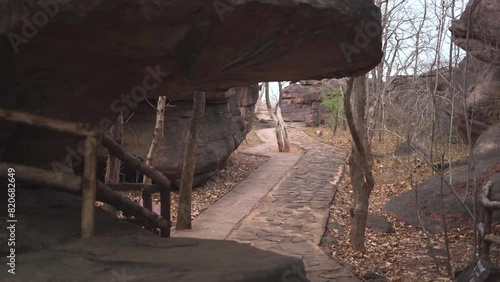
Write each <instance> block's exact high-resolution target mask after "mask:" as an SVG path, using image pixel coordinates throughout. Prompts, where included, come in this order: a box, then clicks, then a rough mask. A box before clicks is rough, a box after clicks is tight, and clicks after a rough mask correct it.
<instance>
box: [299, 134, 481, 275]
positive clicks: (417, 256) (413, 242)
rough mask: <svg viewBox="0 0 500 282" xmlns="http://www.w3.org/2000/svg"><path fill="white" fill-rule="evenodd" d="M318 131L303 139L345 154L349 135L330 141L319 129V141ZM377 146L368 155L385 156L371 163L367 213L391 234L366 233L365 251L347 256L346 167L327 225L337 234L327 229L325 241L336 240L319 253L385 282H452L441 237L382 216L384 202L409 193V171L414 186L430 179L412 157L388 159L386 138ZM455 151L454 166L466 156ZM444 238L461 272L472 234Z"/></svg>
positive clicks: (464, 231) (457, 230) (390, 147)
mask: <svg viewBox="0 0 500 282" xmlns="http://www.w3.org/2000/svg"><path fill="white" fill-rule="evenodd" d="M317 130H318V129H308V130H306V133H308V134H309V135H311V136H313V137H316V138H318V139H320V140H321V141H324V142H328V143H332V144H335V145H337V146H343V147H344V148H345V149H346V150H350V137H349V133H348V132H343V131H341V130H339V131H338V132H337V134H336V135H335V136H333V134H332V132H331V130H330V129H327V128H323V129H322V131H323V134H322V136H321V137H318V136H317V135H316V131H317ZM375 139H377V138H375ZM377 141H378V140H374V143H373V144H372V150H373V151H374V152H377V153H379V154H380V155H382V154H386V155H385V156H384V157H381V158H374V164H373V173H374V176H375V181H376V186H375V187H374V189H373V192H372V194H371V197H370V212H371V213H374V214H378V215H381V216H384V217H385V218H386V219H387V220H388V221H389V222H390V223H391V224H392V226H393V227H394V230H395V232H394V233H392V234H385V233H379V232H376V231H373V230H369V229H367V230H366V238H365V245H366V251H365V252H363V253H361V252H355V251H354V250H352V248H351V247H350V244H349V235H350V234H349V230H350V215H349V209H350V207H351V205H352V187H351V183H350V179H349V167H346V171H345V174H344V177H343V179H342V180H341V181H340V183H339V188H338V192H337V194H336V196H335V200H334V202H333V203H332V208H331V210H330V222H337V223H339V224H340V225H341V226H342V228H336V229H333V228H332V229H330V228H327V230H326V232H325V235H326V236H330V238H332V237H333V238H335V239H336V240H334V241H329V240H324V242H325V244H323V245H322V247H323V248H324V249H325V251H327V252H328V253H329V254H331V255H332V256H334V257H336V258H338V259H339V260H341V261H343V262H346V263H349V264H350V265H352V266H353V268H354V269H355V270H356V271H357V272H358V273H359V274H361V275H364V274H366V273H367V272H375V273H378V274H380V275H383V276H385V277H386V278H387V279H388V280H389V281H404V282H406V281H451V278H450V277H449V276H448V274H447V269H446V251H445V238H444V232H441V233H435V234H429V233H425V232H424V231H423V230H422V229H421V228H418V227H415V226H410V225H407V224H406V223H404V222H402V221H401V220H399V219H397V218H396V217H395V216H394V215H392V214H386V213H384V212H383V211H382V207H383V206H384V204H385V203H386V202H387V201H389V200H390V199H391V198H393V197H395V196H397V195H400V194H402V193H404V192H407V191H409V190H410V189H411V188H412V187H411V178H410V177H409V175H410V173H409V171H410V170H411V171H412V172H413V174H414V180H415V181H416V182H417V183H418V182H421V181H423V180H424V179H426V178H428V177H429V176H431V171H430V169H429V168H428V166H426V165H422V162H421V161H420V160H418V157H416V156H413V157H412V156H401V157H395V156H392V155H390V154H388V153H390V152H393V151H394V148H395V146H396V143H397V142H396V139H395V138H394V137H392V136H389V135H385V136H384V137H383V140H382V142H377ZM454 146H456V148H453V150H454V151H455V152H458V153H456V154H455V155H454V160H456V159H460V158H463V156H464V151H466V150H465V149H464V148H463V146H460V145H454ZM338 229H340V230H338ZM448 233H449V242H450V252H451V258H452V273H453V271H454V270H456V269H463V268H464V267H465V266H466V265H467V264H468V263H469V262H470V258H471V254H472V249H471V248H472V247H471V246H472V244H471V242H472V231H471V226H457V227H453V228H450V230H449V232H448ZM429 241H430V246H429V243H428V242H429ZM329 242H330V244H329ZM331 242H333V243H331ZM431 250H432V251H431ZM431 252H433V253H434V254H435V257H436V260H437V261H438V264H439V271H437V267H436V261H435V260H434V259H433V258H432V256H431V255H430V254H431Z"/></svg>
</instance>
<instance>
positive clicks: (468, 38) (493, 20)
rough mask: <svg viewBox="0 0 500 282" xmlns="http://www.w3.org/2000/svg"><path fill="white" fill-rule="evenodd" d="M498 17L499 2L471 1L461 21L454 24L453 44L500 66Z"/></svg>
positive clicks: (491, 0)
mask: <svg viewBox="0 0 500 282" xmlns="http://www.w3.org/2000/svg"><path fill="white" fill-rule="evenodd" d="M498 15H500V2H499V1H495V0H485V1H477V0H470V1H469V3H468V4H467V8H466V9H465V11H464V12H463V13H462V15H461V16H460V19H459V20H458V21H455V22H453V25H452V27H451V32H452V34H453V42H455V44H457V45H458V46H460V47H461V48H462V49H464V50H467V51H469V52H470V54H471V55H472V56H474V57H476V58H478V59H480V60H482V61H484V62H487V63H491V64H495V65H500V49H498V46H499V44H500V29H499V28H498ZM468 27H469V34H468V35H467V29H468Z"/></svg>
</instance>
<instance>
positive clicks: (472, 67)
mask: <svg viewBox="0 0 500 282" xmlns="http://www.w3.org/2000/svg"><path fill="white" fill-rule="evenodd" d="M466 60H467V61H466ZM466 60H464V61H462V62H461V63H460V64H459V65H458V67H457V68H455V69H454V75H453V77H454V79H453V81H452V85H451V86H450V87H449V88H448V90H447V93H446V95H447V96H448V98H451V95H453V93H455V104H456V106H455V108H454V115H455V124H456V125H457V127H458V130H459V133H460V134H461V136H462V138H463V139H464V140H467V137H466V136H467V134H466V132H467V131H466V122H465V113H464V104H465V107H466V111H467V115H469V116H470V114H471V113H473V115H474V118H473V126H472V127H471V139H472V144H474V143H475V142H476V140H477V138H478V137H479V136H480V135H481V134H482V133H483V132H485V131H486V130H488V128H489V127H490V126H492V125H494V124H497V123H500V67H499V66H496V65H493V64H489V63H485V62H482V61H480V60H478V59H475V58H474V57H472V56H469V58H468V59H466ZM466 66H467V69H466ZM464 77H465V78H466V82H464ZM464 89H467V90H466V91H467V93H466V94H467V95H466V98H465V101H464V100H463V99H464V98H463V94H459V95H457V94H456V93H463V91H464ZM443 109H445V110H446V111H447V112H448V113H450V114H451V112H452V109H451V107H450V106H449V104H448V103H445V104H443Z"/></svg>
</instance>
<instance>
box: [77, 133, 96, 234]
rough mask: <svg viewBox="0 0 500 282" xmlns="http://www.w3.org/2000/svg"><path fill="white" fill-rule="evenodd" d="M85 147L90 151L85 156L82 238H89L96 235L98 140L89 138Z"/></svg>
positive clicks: (92, 137)
mask: <svg viewBox="0 0 500 282" xmlns="http://www.w3.org/2000/svg"><path fill="white" fill-rule="evenodd" d="M85 145H86V146H87V149H88V150H89V151H88V152H87V154H85V164H84V172H83V175H84V176H85V178H86V179H87V181H86V183H85V185H84V186H83V193H82V219H81V236H82V238H89V237H91V236H92V235H94V227H95V196H96V181H97V180H96V173H97V138H96V137H94V136H89V137H87V139H86V141H85Z"/></svg>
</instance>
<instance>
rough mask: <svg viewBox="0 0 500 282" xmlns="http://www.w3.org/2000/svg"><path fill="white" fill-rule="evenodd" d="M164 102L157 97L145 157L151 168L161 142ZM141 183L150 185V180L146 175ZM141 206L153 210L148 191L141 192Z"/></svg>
mask: <svg viewBox="0 0 500 282" xmlns="http://www.w3.org/2000/svg"><path fill="white" fill-rule="evenodd" d="M166 100H167V99H166V97H165V96H160V97H158V103H157V106H156V123H155V130H154V132H153V139H152V140H151V146H150V147H149V152H148V155H147V157H146V165H148V166H153V161H154V156H155V153H156V149H157V148H158V144H159V143H160V142H161V140H163V126H164V123H165V104H166ZM142 183H144V184H151V183H152V180H151V178H149V177H148V176H147V175H144V176H143V178H142ZM142 204H143V206H144V207H145V208H146V209H148V210H150V211H152V210H153V199H152V198H151V193H149V192H148V191H145V190H142Z"/></svg>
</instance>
